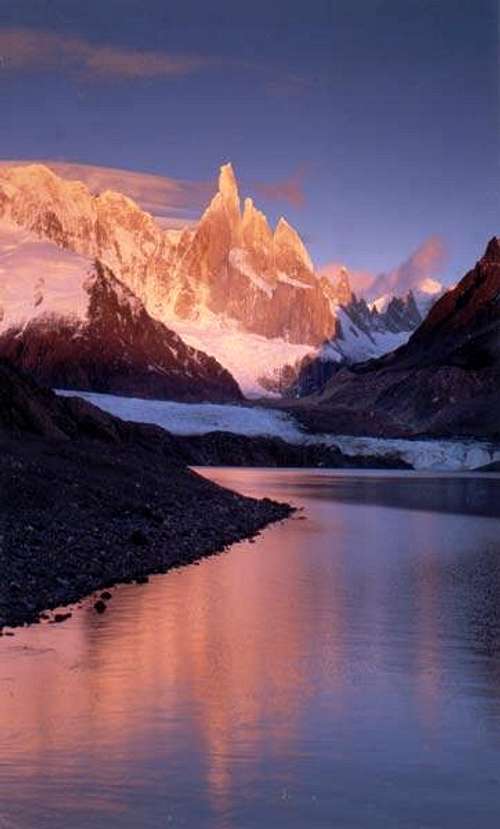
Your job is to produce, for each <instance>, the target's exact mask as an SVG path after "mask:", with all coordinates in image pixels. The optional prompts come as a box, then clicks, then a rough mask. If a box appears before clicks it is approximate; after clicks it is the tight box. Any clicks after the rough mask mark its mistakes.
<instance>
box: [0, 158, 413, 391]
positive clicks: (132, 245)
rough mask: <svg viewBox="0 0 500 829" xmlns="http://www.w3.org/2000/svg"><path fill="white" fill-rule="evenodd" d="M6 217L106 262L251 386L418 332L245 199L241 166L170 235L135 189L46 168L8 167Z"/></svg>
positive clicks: (1, 183)
mask: <svg viewBox="0 0 500 829" xmlns="http://www.w3.org/2000/svg"><path fill="white" fill-rule="evenodd" d="M1 218H3V220H4V221H7V222H9V223H11V224H12V223H13V224H14V225H15V226H17V227H20V228H22V229H23V230H26V231H29V232H31V233H33V234H35V236H36V237H37V238H38V239H40V240H46V241H50V242H52V243H53V244H54V245H57V247H58V248H59V249H60V250H61V253H62V254H64V253H65V252H73V253H74V254H77V255H78V256H82V257H85V258H87V259H92V260H98V261H99V262H100V263H102V266H103V268H105V269H106V272H108V273H111V274H113V275H114V277H115V278H116V279H117V280H118V281H119V282H120V283H121V284H122V285H124V286H125V287H127V288H128V289H129V290H130V291H131V292H132V293H133V294H134V296H135V297H136V298H137V299H138V300H139V301H140V302H141V303H142V304H143V306H144V309H145V311H146V312H147V314H149V316H150V318H152V319H155V320H157V321H159V322H161V323H163V324H164V325H165V326H167V327H168V328H169V329H171V330H172V331H175V332H176V333H177V334H178V335H179V336H180V337H181V338H182V339H183V340H184V341H185V342H186V343H187V344H188V345H189V346H191V347H192V348H196V349H198V350H199V351H203V352H205V353H207V354H210V355H212V356H213V357H214V358H215V359H216V360H218V362H219V363H221V364H222V365H224V366H225V368H226V369H228V370H229V371H230V372H231V374H232V375H233V376H234V377H235V378H236V379H237V380H238V381H239V382H240V384H241V386H242V388H243V390H244V391H245V392H249V393H254V394H259V393H262V392H263V391H264V390H268V391H269V390H276V388H277V387H278V386H279V385H280V378H281V377H282V376H283V375H284V374H286V373H287V371H288V368H289V367H294V368H293V369H292V370H293V371H295V372H296V371H297V369H298V367H300V365H301V363H302V361H303V360H304V358H305V359H306V360H307V361H312V360H314V359H315V358H316V357H319V358H320V359H321V360H322V361H323V362H325V363H326V362H329V361H333V362H334V363H337V362H339V361H341V362H343V361H347V362H353V361H355V360H366V359H368V358H370V357H373V356H377V355H379V354H382V353H384V351H387V349H388V348H394V347H396V346H397V345H399V344H400V343H401V342H403V341H404V340H405V339H406V338H407V337H408V334H409V331H410V330H411V328H409V327H408V320H409V317H408V318H407V319H404V320H401V319H400V317H401V312H402V313H403V317H404V316H405V314H406V311H405V309H400V312H398V310H397V307H396V306H394V305H391V310H390V312H388V310H385V311H384V313H380V312H379V311H378V309H376V308H373V307H372V308H368V307H367V306H366V307H365V306H363V301H362V300H358V299H357V298H356V297H355V296H354V294H353V292H352V290H351V287H350V283H349V275H348V273H347V272H342V273H341V274H340V275H339V277H338V278H337V279H335V280H331V279H329V278H327V277H324V276H319V275H318V274H316V273H315V271H314V267H313V264H312V262H311V259H310V257H309V254H308V252H307V250H306V248H305V246H304V243H303V242H302V240H301V239H300V236H299V235H298V233H297V232H296V230H295V229H294V228H293V227H292V226H291V225H290V224H289V223H288V222H287V221H286V220H285V219H284V218H281V219H280V220H279V221H278V223H277V225H276V227H275V228H274V229H273V228H271V227H270V225H269V223H268V220H267V218H266V216H265V215H264V214H263V213H262V212H261V211H260V210H258V209H257V208H256V207H255V205H254V203H253V201H252V199H250V198H246V199H245V200H244V203H243V206H242V204H241V200H240V195H239V191H238V185H237V182H236V178H235V175H234V171H233V168H232V167H231V165H230V164H225V165H223V166H222V168H221V170H220V176H219V184H218V190H217V193H216V194H215V196H214V197H213V199H212V200H211V202H210V204H209V205H208V207H207V209H206V210H205V212H204V213H203V215H202V216H201V218H200V220H199V222H198V224H197V225H195V226H194V227H187V228H185V229H184V230H175V231H174V230H165V229H163V228H162V227H161V226H160V224H159V223H158V222H156V221H155V219H154V218H153V217H152V216H150V215H149V214H148V213H145V212H144V211H143V210H141V209H140V208H139V207H138V206H137V204H135V203H134V202H133V201H132V200H131V199H129V198H127V197H126V196H123V195H121V194H119V193H114V192H112V191H105V192H102V193H98V194H94V193H92V192H91V191H90V190H89V189H88V188H87V187H86V186H85V185H84V184H82V183H81V182H76V181H68V180H66V179H62V178H60V177H59V176H58V175H56V174H55V173H54V172H52V171H51V170H49V169H48V168H47V167H45V166H44V165H40V164H32V165H26V166H13V167H1V168H0V219H1ZM405 302H406V300H405ZM398 315H399V316H398Z"/></svg>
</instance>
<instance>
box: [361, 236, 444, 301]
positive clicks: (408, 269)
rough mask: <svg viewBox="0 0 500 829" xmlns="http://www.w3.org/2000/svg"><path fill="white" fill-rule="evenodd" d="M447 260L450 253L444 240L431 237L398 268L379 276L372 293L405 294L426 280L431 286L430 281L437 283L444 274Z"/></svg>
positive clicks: (373, 294)
mask: <svg viewBox="0 0 500 829" xmlns="http://www.w3.org/2000/svg"><path fill="white" fill-rule="evenodd" d="M447 260H448V252H447V250H446V246H445V244H444V241H443V239H442V238H441V237H440V236H437V235H434V236H430V237H429V238H428V239H426V240H425V241H424V242H423V243H422V244H421V245H420V246H419V247H418V248H417V249H416V250H415V251H414V252H413V253H412V254H411V256H409V257H408V259H405V261H404V262H402V263H401V264H400V265H398V267H397V268H394V269H393V270H392V271H389V272H388V273H382V274H379V275H378V276H377V277H376V279H375V280H374V283H373V285H372V287H371V289H370V293H371V294H372V296H382V295H383V294H387V293H397V294H405V293H407V292H408V291H409V290H411V289H412V288H416V287H419V286H420V285H421V284H422V283H423V282H425V281H426V280H427V281H428V282H427V284H430V281H436V277H438V276H440V275H441V274H442V272H443V268H444V266H445V265H446V262H447Z"/></svg>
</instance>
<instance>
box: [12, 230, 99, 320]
mask: <svg viewBox="0 0 500 829" xmlns="http://www.w3.org/2000/svg"><path fill="white" fill-rule="evenodd" d="M91 270H92V262H91V261H90V260H89V259H88V258H86V257H83V256H78V255H76V254H74V253H72V252H70V251H65V250H61V249H60V248H58V247H56V245H54V244H52V243H51V242H47V241H44V240H41V239H39V238H38V237H37V236H35V234H34V233H30V232H29V231H27V230H24V229H23V228H20V227H19V226H18V225H16V224H14V223H13V222H9V221H6V220H0V331H6V330H7V329H8V328H11V327H16V328H19V327H22V326H23V325H24V324H25V323H26V322H27V321H29V320H30V319H33V318H34V317H38V318H41V317H42V316H47V317H49V316H51V315H55V316H58V317H60V316H63V317H69V318H72V319H74V320H82V319H84V318H85V317H86V314H87V308H88V301H89V296H88V292H87V291H86V290H85V281H86V278H87V277H88V276H89V274H90V273H91Z"/></svg>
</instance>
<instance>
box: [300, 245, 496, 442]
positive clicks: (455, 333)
mask: <svg viewBox="0 0 500 829" xmlns="http://www.w3.org/2000/svg"><path fill="white" fill-rule="evenodd" d="M360 401H363V406H362V408H360ZM307 405H308V406H309V407H311V411H313V410H315V411H316V414H312V415H311V417H312V418H313V419H314V420H315V423H316V425H318V423H319V421H320V420H321V422H322V428H325V427H329V428H335V429H339V424H340V423H347V422H350V428H351V429H355V430H356V431H359V432H361V433H363V432H364V433H367V434H369V433H372V434H373V433H376V432H379V433H385V434H391V433H392V434H424V433H425V434H436V435H472V436H474V435H475V436H494V437H500V241H499V240H498V239H497V238H493V239H492V240H491V241H490V242H489V244H488V246H487V248H486V251H485V254H484V256H483V257H482V258H481V259H480V260H479V262H478V263H477V264H476V266H475V267H474V268H473V269H472V270H471V271H469V273H467V274H466V276H465V277H464V278H463V279H462V280H461V281H460V282H459V283H458V285H457V286H456V287H455V288H453V289H451V290H450V291H448V292H447V293H446V294H444V295H443V296H442V297H441V299H439V300H438V301H437V303H436V304H435V305H434V306H433V308H432V309H431V311H430V312H429V314H428V316H427V317H426V319H425V320H424V321H423V322H422V324H421V325H420V326H419V327H418V328H417V330H416V331H415V332H414V333H413V334H412V336H411V337H410V338H409V340H408V343H407V344H405V345H403V346H401V347H400V348H399V349H397V350H396V351H394V352H392V353H390V354H387V355H385V356H384V357H381V358H379V359H376V360H372V361H369V362H367V363H364V364H360V365H356V366H352V367H350V368H343V369H342V370H341V371H339V372H337V374H336V375H335V376H334V377H332V379H331V380H330V381H329V382H328V383H327V384H326V386H325V388H324V390H323V392H322V394H320V395H319V396H316V397H315V398H310V399H309V401H308V403H307ZM306 419H307V418H306Z"/></svg>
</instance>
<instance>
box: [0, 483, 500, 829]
mask: <svg viewBox="0 0 500 829" xmlns="http://www.w3.org/2000/svg"><path fill="white" fill-rule="evenodd" d="M205 474H209V475H210V477H212V478H215V479H217V480H219V481H220V482H221V483H224V484H225V485H227V486H233V487H235V488H237V489H240V490H241V491H244V492H247V493H249V494H255V495H269V496H271V497H280V498H287V499H289V500H292V501H293V502H294V503H296V504H298V505H303V506H304V512H303V513H299V516H298V517H297V518H295V519H293V520H290V521H288V522H286V523H284V524H281V525H278V526H275V527H272V528H270V529H268V530H266V532H265V533H264V534H263V535H262V536H261V537H260V538H259V540H258V541H257V542H256V543H254V544H253V543H242V544H239V545H236V546H235V547H234V548H233V549H232V550H231V551H230V552H229V553H228V554H225V555H223V556H219V557H217V558H212V559H210V560H206V561H204V562H202V563H201V564H200V565H199V566H193V567H188V568H185V569H183V570H177V571H175V572H173V573H171V574H168V575H167V576H161V577H157V578H154V579H152V580H151V582H150V583H149V584H148V585H146V586H141V587H139V586H125V587H123V588H120V589H119V590H118V591H117V592H116V593H115V595H114V598H113V600H112V602H111V606H110V609H109V611H108V612H107V613H106V614H104V615H103V616H97V615H96V614H94V613H93V612H92V611H90V610H89V609H86V608H85V609H82V610H78V611H76V612H75V615H74V617H73V619H71V620H70V621H69V622H67V623H65V624H64V625H60V626H56V625H54V626H37V627H33V628H30V629H28V630H23V631H20V632H19V633H18V634H16V637H15V638H12V639H5V638H4V639H2V640H0V655H1V662H0V694H1V706H0V729H1V732H0V733H1V742H0V827H2V829H3V827H9V828H10V827H12V829H16V827H19V828H20V827H22V829H27V828H28V827H29V829H31V827H36V829H44V827H49V826H50V827H51V829H59V827H61V829H62V827H72V829H73V827H77V829H80V827H82V829H83V827H85V829H86V827H89V826H92V827H101V826H102V827H104V826H106V827H114V826H120V827H134V829H136V828H137V827H145V828H146V829H150V828H151V829H153V827H154V828H155V829H156V827H160V826H173V827H175V826H179V827H195V829H204V827H207V829H208V828H209V827H210V829H212V827H213V828H214V829H234V828H235V827H241V828H242V829H243V828H244V829H253V827H264V829H267V827H269V829H275V827H276V829H280V827H297V829H298V827H300V829H302V827H331V826H335V827H337V826H338V827H341V829H343V828H344V827H346V828H347V829H350V827H353V828H354V827H355V828H356V829H359V827H369V829H372V827H384V829H386V828H387V827H394V829H396V827H397V829H400V827H433V828H434V829H442V828H443V827H448V826H450V827H451V826H453V827H457V826H458V827H476V826H477V827H481V829H489V827H496V826H497V825H498V821H499V819H500V533H499V529H500V520H499V519H498V517H496V516H498V511H497V510H498V505H499V499H498V498H497V497H496V495H497V492H498V489H497V487H498V486H499V484H500V480H499V479H498V478H494V477H493V478H487V477H485V476H483V477H476V478H474V477H469V478H467V479H464V478H457V477H451V478H450V477H440V478H435V479H433V480H430V479H425V478H423V477H419V476H416V475H412V474H403V475H402V474H401V473H398V474H397V475H394V474H393V475H391V474H387V475H383V476H381V475H379V474H376V475H375V474H373V473H371V474H370V473H367V474H361V475H360V474H359V473H356V474H352V473H351V474H345V473H340V474H336V475H333V474H331V473H325V472H315V473H310V472H302V471H294V472H288V471H261V470H234V469H232V470H210V472H206V473H205ZM429 493H432V497H431V496H430V495H429ZM303 515H304V516H305V517H306V520H301V517H302V516H303ZM487 516H494V517H487Z"/></svg>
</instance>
